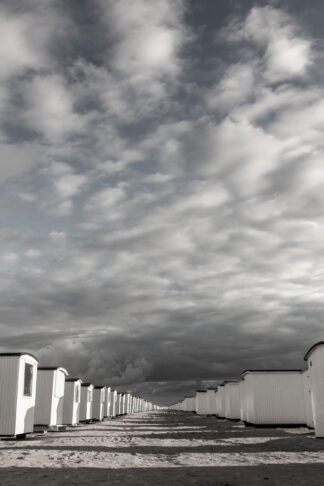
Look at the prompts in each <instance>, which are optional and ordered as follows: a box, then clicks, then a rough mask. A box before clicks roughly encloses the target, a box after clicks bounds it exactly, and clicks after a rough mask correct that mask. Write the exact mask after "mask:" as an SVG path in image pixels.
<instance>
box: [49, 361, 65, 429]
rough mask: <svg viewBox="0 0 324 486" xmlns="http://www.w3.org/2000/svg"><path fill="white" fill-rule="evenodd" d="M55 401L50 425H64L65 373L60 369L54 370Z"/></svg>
mask: <svg viewBox="0 0 324 486" xmlns="http://www.w3.org/2000/svg"><path fill="white" fill-rule="evenodd" d="M53 374H54V385H53V399H52V410H51V423H50V424H49V425H62V423H63V403H64V388H65V373H64V372H63V371H61V370H60V369H58V370H54V372H53Z"/></svg>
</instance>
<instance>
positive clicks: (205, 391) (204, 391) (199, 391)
mask: <svg viewBox="0 0 324 486" xmlns="http://www.w3.org/2000/svg"><path fill="white" fill-rule="evenodd" d="M196 393H207V390H196Z"/></svg>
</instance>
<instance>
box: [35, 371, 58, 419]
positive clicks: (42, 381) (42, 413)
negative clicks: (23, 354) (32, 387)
mask: <svg viewBox="0 0 324 486" xmlns="http://www.w3.org/2000/svg"><path fill="white" fill-rule="evenodd" d="M53 387H54V373H53V370H38V371H37V388H36V405H35V425H51V421H52V399H53Z"/></svg>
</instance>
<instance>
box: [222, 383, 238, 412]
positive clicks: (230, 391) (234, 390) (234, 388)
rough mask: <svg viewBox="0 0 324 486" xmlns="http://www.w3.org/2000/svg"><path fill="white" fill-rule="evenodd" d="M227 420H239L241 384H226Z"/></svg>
mask: <svg viewBox="0 0 324 486" xmlns="http://www.w3.org/2000/svg"><path fill="white" fill-rule="evenodd" d="M224 388H225V418H227V419H230V420H238V419H240V417H241V414H240V389H239V383H226V384H225V387H224Z"/></svg>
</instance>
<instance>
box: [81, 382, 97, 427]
mask: <svg viewBox="0 0 324 486" xmlns="http://www.w3.org/2000/svg"><path fill="white" fill-rule="evenodd" d="M93 389H94V386H93V385H92V383H81V400H80V422H89V421H90V420H91V419H92V404H93Z"/></svg>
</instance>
